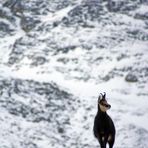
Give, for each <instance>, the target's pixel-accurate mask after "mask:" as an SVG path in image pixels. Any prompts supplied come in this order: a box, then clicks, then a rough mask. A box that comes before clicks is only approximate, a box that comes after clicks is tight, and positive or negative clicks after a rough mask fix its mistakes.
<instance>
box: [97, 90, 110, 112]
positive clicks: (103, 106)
mask: <svg viewBox="0 0 148 148" xmlns="http://www.w3.org/2000/svg"><path fill="white" fill-rule="evenodd" d="M98 107H99V108H100V110H101V111H102V112H106V111H107V110H108V109H110V108H111V105H110V104H108V102H107V100H106V93H105V92H104V93H103V94H102V93H100V95H99V97H98Z"/></svg>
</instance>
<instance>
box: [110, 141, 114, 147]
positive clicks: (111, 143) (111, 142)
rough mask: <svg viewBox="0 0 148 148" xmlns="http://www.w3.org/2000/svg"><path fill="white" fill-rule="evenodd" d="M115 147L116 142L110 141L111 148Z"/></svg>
mask: <svg viewBox="0 0 148 148" xmlns="http://www.w3.org/2000/svg"><path fill="white" fill-rule="evenodd" d="M113 145H114V140H113V141H109V148H113Z"/></svg>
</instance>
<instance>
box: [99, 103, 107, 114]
mask: <svg viewBox="0 0 148 148" xmlns="http://www.w3.org/2000/svg"><path fill="white" fill-rule="evenodd" d="M98 114H102V115H106V114H107V113H106V111H105V112H103V111H102V110H101V109H100V106H99V104H98Z"/></svg>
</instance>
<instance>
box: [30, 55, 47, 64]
mask: <svg viewBox="0 0 148 148" xmlns="http://www.w3.org/2000/svg"><path fill="white" fill-rule="evenodd" d="M46 61H47V60H46V58H45V57H42V56H38V57H36V58H34V59H33V62H32V63H31V65H33V66H39V65H43V64H44V63H45V62H46Z"/></svg>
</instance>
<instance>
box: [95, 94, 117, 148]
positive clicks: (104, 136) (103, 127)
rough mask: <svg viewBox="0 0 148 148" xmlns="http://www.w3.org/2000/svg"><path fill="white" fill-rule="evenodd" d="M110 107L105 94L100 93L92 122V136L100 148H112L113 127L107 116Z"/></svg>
mask: <svg viewBox="0 0 148 148" xmlns="http://www.w3.org/2000/svg"><path fill="white" fill-rule="evenodd" d="M110 108H111V105H110V104H108V103H107V100H106V94H105V93H103V94H102V93H101V94H100V95H99V98H98V112H97V115H96V117H95V120H94V128H93V130H94V135H95V137H96V138H97V139H98V141H99V143H100V146H101V148H106V145H107V143H108V144H109V148H113V145H114V141H115V126H114V123H113V121H112V119H111V118H110V117H109V115H108V114H107V112H106V111H107V110H108V109H110Z"/></svg>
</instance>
